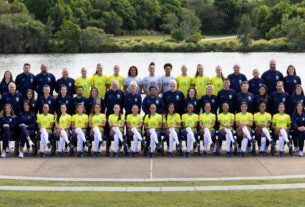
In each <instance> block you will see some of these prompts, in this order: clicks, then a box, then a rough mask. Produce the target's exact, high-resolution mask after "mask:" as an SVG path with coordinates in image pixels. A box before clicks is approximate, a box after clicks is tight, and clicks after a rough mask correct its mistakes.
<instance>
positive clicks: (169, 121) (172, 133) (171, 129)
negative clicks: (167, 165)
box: [163, 103, 181, 157]
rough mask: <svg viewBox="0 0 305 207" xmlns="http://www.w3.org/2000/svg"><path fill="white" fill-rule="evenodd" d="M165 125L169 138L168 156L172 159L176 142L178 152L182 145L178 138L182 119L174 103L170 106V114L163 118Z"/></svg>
mask: <svg viewBox="0 0 305 207" xmlns="http://www.w3.org/2000/svg"><path fill="white" fill-rule="evenodd" d="M163 123H164V129H165V133H166V136H167V137H168V138H169V140H168V141H169V149H168V155H169V156H170V157H172V156H173V148H174V143H175V142H176V144H177V150H181V144H180V141H179V138H178V133H179V130H180V127H181V117H180V115H179V114H178V113H175V105H174V104H173V103H170V104H169V105H168V113H167V114H165V115H164V116H163Z"/></svg>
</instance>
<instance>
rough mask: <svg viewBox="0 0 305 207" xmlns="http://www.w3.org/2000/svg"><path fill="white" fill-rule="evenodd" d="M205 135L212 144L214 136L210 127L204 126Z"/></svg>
mask: <svg viewBox="0 0 305 207" xmlns="http://www.w3.org/2000/svg"><path fill="white" fill-rule="evenodd" d="M204 137H205V138H207V140H208V142H209V144H208V145H210V144H212V136H211V132H210V130H209V129H208V128H204Z"/></svg>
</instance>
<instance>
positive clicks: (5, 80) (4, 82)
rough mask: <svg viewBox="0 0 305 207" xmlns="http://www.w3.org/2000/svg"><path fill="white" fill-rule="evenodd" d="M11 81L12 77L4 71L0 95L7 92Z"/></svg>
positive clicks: (8, 72) (0, 84)
mask: <svg viewBox="0 0 305 207" xmlns="http://www.w3.org/2000/svg"><path fill="white" fill-rule="evenodd" d="M10 82H14V81H13V75H12V73H11V72H10V71H5V72H4V75H3V78H2V81H1V83H0V94H2V95H3V94H4V93H6V92H8V84H9V83H10Z"/></svg>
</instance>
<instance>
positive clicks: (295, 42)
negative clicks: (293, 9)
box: [283, 17, 305, 51]
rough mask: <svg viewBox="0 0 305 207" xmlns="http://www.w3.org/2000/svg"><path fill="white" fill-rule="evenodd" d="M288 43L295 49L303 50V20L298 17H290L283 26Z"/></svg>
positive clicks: (304, 23)
mask: <svg viewBox="0 0 305 207" xmlns="http://www.w3.org/2000/svg"><path fill="white" fill-rule="evenodd" d="M283 30H284V32H285V33H286V37H287V39H288V41H289V43H290V44H291V45H292V46H293V47H294V48H295V49H297V50H300V51H304V50H305V20H304V19H301V18H299V17H297V18H293V19H290V20H288V21H287V22H286V24H285V25H284V26H283Z"/></svg>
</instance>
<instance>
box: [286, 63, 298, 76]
mask: <svg viewBox="0 0 305 207" xmlns="http://www.w3.org/2000/svg"><path fill="white" fill-rule="evenodd" d="M290 67H291V68H293V70H294V73H293V75H297V72H296V71H295V67H294V66H293V65H289V66H288V67H287V71H286V74H287V75H289V74H288V69H289V68H290Z"/></svg>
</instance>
